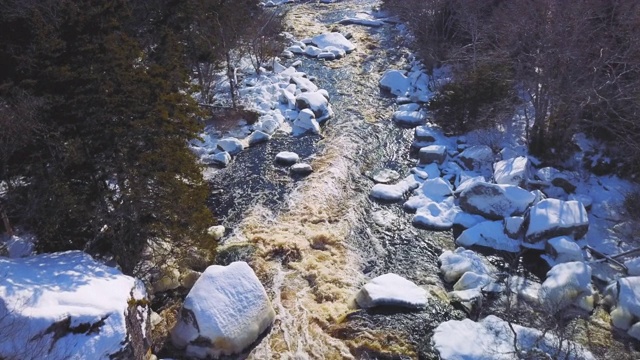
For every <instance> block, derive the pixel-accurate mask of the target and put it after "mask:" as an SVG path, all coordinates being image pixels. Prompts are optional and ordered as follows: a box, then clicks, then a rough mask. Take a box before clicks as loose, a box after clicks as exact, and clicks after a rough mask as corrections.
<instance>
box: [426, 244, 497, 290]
mask: <svg viewBox="0 0 640 360" xmlns="http://www.w3.org/2000/svg"><path fill="white" fill-rule="evenodd" d="M438 259H439V260H440V271H442V273H443V276H444V280H445V281H446V282H454V281H457V280H458V279H460V277H461V276H462V275H464V273H466V272H469V271H470V272H473V273H476V274H478V275H482V274H488V275H490V274H492V273H493V272H494V271H493V269H492V268H491V266H490V265H488V264H487V263H485V261H484V260H483V259H482V258H480V257H479V256H478V254H476V253H475V252H473V251H471V250H466V249H465V248H462V247H459V248H457V249H456V250H455V251H451V250H446V251H444V252H443V253H442V254H440V256H439V257H438Z"/></svg>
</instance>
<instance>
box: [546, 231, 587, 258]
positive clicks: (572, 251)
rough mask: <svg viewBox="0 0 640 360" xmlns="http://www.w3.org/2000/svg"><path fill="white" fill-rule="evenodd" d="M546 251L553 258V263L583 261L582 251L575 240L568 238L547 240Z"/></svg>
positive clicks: (560, 237) (561, 237)
mask: <svg viewBox="0 0 640 360" xmlns="http://www.w3.org/2000/svg"><path fill="white" fill-rule="evenodd" d="M547 249H548V252H549V253H551V255H552V256H553V257H554V261H555V263H563V262H571V261H583V260H584V256H583V255H582V249H580V246H579V245H578V244H576V242H575V240H573V239H572V238H570V237H568V236H559V237H555V238H553V239H550V240H548V241H547Z"/></svg>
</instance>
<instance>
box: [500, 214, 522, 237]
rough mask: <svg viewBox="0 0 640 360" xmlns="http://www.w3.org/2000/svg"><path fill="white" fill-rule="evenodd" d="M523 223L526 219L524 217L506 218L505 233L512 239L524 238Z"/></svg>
mask: <svg viewBox="0 0 640 360" xmlns="http://www.w3.org/2000/svg"><path fill="white" fill-rule="evenodd" d="M523 223H524V217H522V216H509V217H506V218H504V233H505V234H506V235H507V236H508V237H510V238H512V239H518V238H520V236H522V224H523Z"/></svg>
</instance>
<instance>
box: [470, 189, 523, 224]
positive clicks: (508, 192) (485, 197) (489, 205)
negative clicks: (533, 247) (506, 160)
mask: <svg viewBox="0 0 640 360" xmlns="http://www.w3.org/2000/svg"><path fill="white" fill-rule="evenodd" d="M533 200H535V196H534V195H533V194H532V193H531V192H529V191H527V190H525V189H522V188H520V187H518V186H513V185H500V184H490V183H486V182H481V181H476V182H473V183H471V184H469V185H468V186H466V187H465V189H464V191H462V193H460V207H461V208H462V210H464V211H466V212H468V213H471V214H477V215H482V216H484V217H486V218H487V219H491V220H500V219H503V218H505V217H508V216H514V215H521V214H522V213H524V212H525V210H526V209H527V207H529V205H531V203H532V202H533Z"/></svg>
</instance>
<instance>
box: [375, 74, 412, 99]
mask: <svg viewBox="0 0 640 360" xmlns="http://www.w3.org/2000/svg"><path fill="white" fill-rule="evenodd" d="M410 85H411V84H410V82H409V79H408V78H407V77H406V76H405V75H404V72H402V71H400V70H387V71H386V72H385V73H384V75H382V78H381V79H380V87H381V88H382V89H384V90H388V91H389V92H391V94H393V95H395V96H406V95H407V93H408V92H409V86H410Z"/></svg>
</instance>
